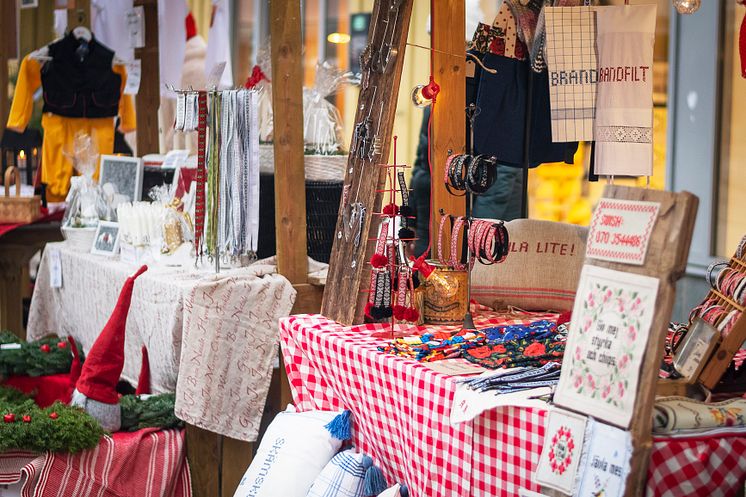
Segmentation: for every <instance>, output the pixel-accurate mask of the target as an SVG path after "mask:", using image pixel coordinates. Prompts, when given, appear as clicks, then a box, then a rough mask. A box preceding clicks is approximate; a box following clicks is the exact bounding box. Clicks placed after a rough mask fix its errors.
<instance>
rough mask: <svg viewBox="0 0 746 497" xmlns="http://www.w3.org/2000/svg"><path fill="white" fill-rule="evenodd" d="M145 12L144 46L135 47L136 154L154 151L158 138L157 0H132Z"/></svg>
mask: <svg viewBox="0 0 746 497" xmlns="http://www.w3.org/2000/svg"><path fill="white" fill-rule="evenodd" d="M134 5H135V6H139V5H142V7H143V10H144V13H145V46H144V47H142V48H136V49H135V58H136V59H140V64H141V78H140V90H139V91H138V92H137V99H136V110H137V155H139V156H140V157H142V156H143V155H145V154H155V153H158V151H159V150H160V145H159V141H158V109H159V108H160V106H161V89H160V73H159V71H160V69H159V63H158V2H157V0H135V2H134Z"/></svg>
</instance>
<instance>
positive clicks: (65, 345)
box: [57, 340, 67, 349]
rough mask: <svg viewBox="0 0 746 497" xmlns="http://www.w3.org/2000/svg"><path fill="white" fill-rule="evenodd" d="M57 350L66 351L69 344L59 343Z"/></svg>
mask: <svg viewBox="0 0 746 497" xmlns="http://www.w3.org/2000/svg"><path fill="white" fill-rule="evenodd" d="M57 348H58V349H66V348H67V342H65V341H64V340H62V341H60V342H57Z"/></svg>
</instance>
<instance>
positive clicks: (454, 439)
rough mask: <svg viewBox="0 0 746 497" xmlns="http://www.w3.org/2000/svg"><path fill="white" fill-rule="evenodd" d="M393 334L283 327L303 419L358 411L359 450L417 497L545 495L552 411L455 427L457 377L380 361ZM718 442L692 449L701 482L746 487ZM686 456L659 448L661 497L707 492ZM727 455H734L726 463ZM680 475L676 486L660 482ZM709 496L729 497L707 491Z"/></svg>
mask: <svg viewBox="0 0 746 497" xmlns="http://www.w3.org/2000/svg"><path fill="white" fill-rule="evenodd" d="M557 316H558V315H557V314H549V315H547V314H543V315H541V314H528V315H504V314H503V315H498V314H495V313H488V312H484V311H483V310H482V309H478V312H477V314H476V317H475V321H476V325H477V327H478V328H484V327H487V326H498V325H505V324H519V323H520V324H526V323H528V322H531V321H534V320H536V319H541V318H542V317H544V318H548V319H556V318H557ZM388 328H389V327H388V326H387V325H381V324H367V325H359V326H353V327H345V326H342V325H340V324H338V323H335V322H333V321H330V320H328V319H327V318H324V317H323V316H319V315H301V316H291V317H289V318H284V319H282V320H281V321H280V337H281V344H282V353H283V358H284V362H285V368H286V370H287V374H288V379H289V381H290V388H291V390H292V392H293V399H294V401H295V403H296V406H297V407H298V408H299V409H300V410H303V411H305V410H311V409H322V410H337V409H342V408H346V409H350V410H351V411H352V413H353V417H354V421H353V442H354V443H355V445H356V446H358V447H359V448H360V450H362V451H364V452H366V453H368V454H370V455H371V456H372V457H373V458H374V459H375V460H376V463H377V464H380V465H381V468H382V469H383V471H384V473H385V474H386V477H387V478H388V480H389V481H394V480H397V481H401V482H405V483H406V484H407V485H409V488H410V495H411V496H412V497H431V496H450V495H454V496H473V497H481V496H484V497H487V496H517V495H518V491H519V489H520V488H526V489H529V490H534V491H538V490H539V487H538V485H536V484H534V483H533V481H532V473H533V471H534V468H535V467H536V465H537V463H538V460H539V455H540V453H541V447H542V443H543V439H544V421H545V420H544V417H545V415H546V411H544V410H541V409H521V408H507V409H501V410H492V411H489V412H487V413H485V414H484V415H482V416H480V417H478V418H477V419H475V420H474V421H473V422H471V423H463V424H460V425H456V426H451V424H450V422H449V418H450V410H451V401H452V399H453V395H454V391H455V388H456V382H455V380H454V378H453V377H450V376H447V375H444V374H441V373H437V372H435V371H433V370H431V369H428V368H427V367H426V366H423V365H422V364H420V363H417V362H415V361H413V360H411V359H406V358H402V357H396V356H393V355H389V354H383V353H381V352H379V351H378V350H377V347H378V346H379V345H381V344H383V343H384V339H382V338H376V337H374V336H373V335H374V334H375V335H376V336H380V333H381V332H384V331H387V330H388ZM458 328H459V327H449V328H446V327H440V328H438V329H439V330H455V329H458ZM403 330H407V331H408V332H412V333H414V332H417V331H420V332H421V331H424V330H425V327H416V326H409V325H403V326H397V331H403ZM713 443H714V442H712V441H710V440H709V439H705V440H701V441H697V442H694V446H693V448H692V449H691V451H692V452H693V453H694V454H703V453H706V454H710V455H708V456H707V461H708V462H707V464H706V466H703V467H702V472H700V473H698V474H699V475H703V478H701V480H706V482H704V483H706V484H707V485H711V484H710V480H712V481H713V482H720V481H725V480H727V481H734V479H735V480H738V479H740V481H741V482H742V481H743V476H744V469H743V468H741V466H742V465H746V458H743V457H740V458H739V456H740V455H741V454H743V453H744V449H745V448H746V441H744V439H742V438H738V437H730V438H725V439H722V442H717V445H718V446H719V447H720V445H721V444H722V447H721V448H718V450H712V449H711V447H712V444H713ZM742 443H743V444H744V445H741V444H742ZM686 449H687V447H686V446H685V444H682V442H681V441H679V440H675V441H672V442H661V443H658V442H656V444H655V447H654V453H653V462H654V464H655V466H656V467H655V468H653V469H651V485H653V488H655V489H656V493H655V494H654V495H660V496H665V497H673V496H682V495H687V496H689V495H701V494H699V493H697V492H698V491H699V490H696V491H692V492H688V491H687V492H683V493H682V492H681V491H680V489H682V488H687V485H689V487H688V488H693V489H700V488H702V487H701V485H702V484H703V483H701V482H700V480H698V479H697V478H695V476H694V475H693V474H692V473H695V472H698V471H699V469H700V468H699V467H698V466H697V465H696V461H702V459H697V458H695V459H696V461H695V460H690V456H689V455H688V453H687V452H686ZM708 449H709V451H708ZM726 452H727V453H729V454H732V455H731V456H727V457H726V456H725V453H726ZM660 461H665V464H661V462H660ZM700 466H702V465H701V464H700ZM682 470H684V471H685V473H681V472H680V471H682ZM676 471H679V476H678V477H676V478H671V477H668V478H661V477H660V476H657V475H659V474H665V475H669V474H673V473H674V472H676ZM681 475H686V476H687V478H683V477H682V476H681ZM712 475H718V476H719V477H718V478H715V477H711V476H712ZM654 482H655V483H654ZM706 488H708V489H709V488H710V487H709V486H707V487H706ZM726 488H727V487H726ZM721 491H722V490H721ZM666 492H669V493H666ZM670 492H673V493H670ZM677 492H678V493H677ZM702 495H708V497H709V496H712V497H718V496H727V495H730V494H729V493H716V492H713V491H712V490H707V492H706V493H705V494H702Z"/></svg>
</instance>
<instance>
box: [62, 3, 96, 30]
mask: <svg viewBox="0 0 746 497" xmlns="http://www.w3.org/2000/svg"><path fill="white" fill-rule="evenodd" d="M78 26H85V27H86V28H88V29H90V28H91V0H72V1H68V3H67V29H68V30H72V29H73V28H77V27H78Z"/></svg>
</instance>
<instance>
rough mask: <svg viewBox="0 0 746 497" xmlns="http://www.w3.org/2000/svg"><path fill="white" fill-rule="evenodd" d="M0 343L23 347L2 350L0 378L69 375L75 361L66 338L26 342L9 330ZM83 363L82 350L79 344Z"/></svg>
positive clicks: (0, 338) (0, 337)
mask: <svg viewBox="0 0 746 497" xmlns="http://www.w3.org/2000/svg"><path fill="white" fill-rule="evenodd" d="M0 344H19V345H20V348H15V349H4V350H0V377H4V378H7V377H9V376H13V375H20V376H44V375H51V374H60V373H69V372H70V365H71V364H72V361H73V355H72V351H71V350H70V344H69V343H68V341H67V339H66V338H57V337H48V338H42V339H41V340H36V341H33V342H25V341H23V340H21V339H19V338H18V337H17V336H15V335H14V334H13V333H10V332H8V331H3V332H0ZM76 344H77V346H78V351H80V360H81V362H82V361H83V348H82V346H81V345H80V343H79V342H77V341H76Z"/></svg>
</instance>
